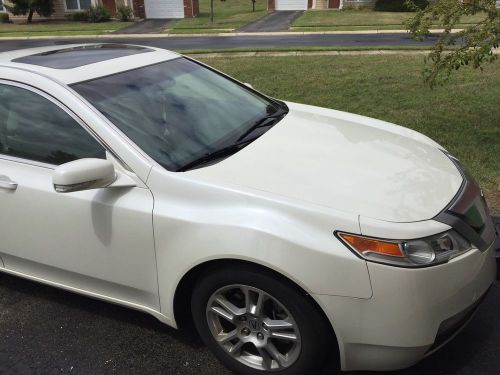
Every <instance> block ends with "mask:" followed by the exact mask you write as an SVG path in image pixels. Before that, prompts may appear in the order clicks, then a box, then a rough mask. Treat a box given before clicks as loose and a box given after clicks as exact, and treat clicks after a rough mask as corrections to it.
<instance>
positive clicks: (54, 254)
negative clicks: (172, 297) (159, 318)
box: [0, 82, 159, 309]
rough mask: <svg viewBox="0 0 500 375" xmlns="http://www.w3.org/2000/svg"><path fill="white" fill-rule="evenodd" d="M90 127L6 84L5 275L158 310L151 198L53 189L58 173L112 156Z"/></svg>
mask: <svg viewBox="0 0 500 375" xmlns="http://www.w3.org/2000/svg"><path fill="white" fill-rule="evenodd" d="M82 125H83V124H81V123H80V122H79V121H77V120H76V119H75V117H73V115H70V114H69V112H67V111H66V110H65V109H63V108H62V107H61V105H60V104H59V103H56V102H55V101H54V100H53V99H51V98H50V97H48V96H47V95H45V94H42V93H40V92H38V91H33V89H29V88H28V87H25V86H22V85H12V84H6V83H5V82H4V83H0V238H1V241H0V257H1V258H2V260H3V263H4V267H5V268H6V269H8V270H10V271H13V272H16V273H19V274H22V275H27V276H30V277H34V278H39V279H42V280H43V281H47V282H51V283H55V284H57V285H60V286H65V287H69V288H76V289H79V290H83V291H85V292H90V293H93V294H95V295H97V296H106V297H113V298H116V299H118V300H123V301H127V302H131V303H134V304H139V305H143V306H147V307H150V308H153V309H159V303H158V284H157V275H156V261H155V253H154V244H153V230H152V209H153V198H152V195H151V192H150V191H149V190H148V189H146V188H139V187H136V188H108V189H96V190H88V191H81V192H75V193H65V194H63V193H56V192H55V191H54V188H53V185H52V174H53V170H54V168H55V167H56V166H57V165H59V164H62V163H65V162H68V161H71V160H76V159H80V158H105V157H106V150H105V149H104V147H103V146H102V145H101V143H100V142H98V141H97V140H96V139H95V138H94V137H93V136H91V135H90V134H89V132H88V131H87V130H86V129H85V128H84V127H83V126H82ZM0 265H1V263H0Z"/></svg>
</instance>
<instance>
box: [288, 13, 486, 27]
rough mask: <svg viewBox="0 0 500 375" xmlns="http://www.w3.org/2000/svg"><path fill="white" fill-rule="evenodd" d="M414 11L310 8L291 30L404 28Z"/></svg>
mask: <svg viewBox="0 0 500 375" xmlns="http://www.w3.org/2000/svg"><path fill="white" fill-rule="evenodd" d="M413 14H414V13H408V12H375V11H370V10H364V11H361V10H343V11H334V10H310V11H307V12H305V13H304V14H303V15H302V16H301V17H299V18H298V19H297V20H296V21H295V22H294V23H293V24H292V27H291V29H290V30H291V31H326V30H363V29H404V26H403V23H404V21H405V20H406V19H408V18H409V17H411V16H412V15H413ZM483 18H484V16H483V15H481V14H477V15H475V16H470V17H467V18H464V19H463V20H462V24H470V23H476V22H478V21H480V20H481V19H483Z"/></svg>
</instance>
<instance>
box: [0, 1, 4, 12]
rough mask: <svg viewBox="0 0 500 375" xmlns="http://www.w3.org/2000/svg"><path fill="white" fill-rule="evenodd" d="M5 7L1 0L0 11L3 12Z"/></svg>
mask: <svg viewBox="0 0 500 375" xmlns="http://www.w3.org/2000/svg"><path fill="white" fill-rule="evenodd" d="M4 10H5V9H4V7H3V1H2V0H0V12H3V11H4Z"/></svg>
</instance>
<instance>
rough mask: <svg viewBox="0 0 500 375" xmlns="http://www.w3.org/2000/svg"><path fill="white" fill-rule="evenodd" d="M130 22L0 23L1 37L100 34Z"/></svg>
mask: <svg viewBox="0 0 500 375" xmlns="http://www.w3.org/2000/svg"><path fill="white" fill-rule="evenodd" d="M130 24H131V23H130V22H118V21H109V22H100V23H90V22H74V21H66V22H65V21H48V22H34V23H32V24H26V23H23V24H15V23H0V37H7V36H9V37H10V36H46V35H99V34H107V33H109V32H111V31H114V30H118V29H121V28H123V27H125V26H128V25H130Z"/></svg>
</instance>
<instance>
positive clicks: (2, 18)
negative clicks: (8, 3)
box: [0, 13, 10, 23]
mask: <svg viewBox="0 0 500 375" xmlns="http://www.w3.org/2000/svg"><path fill="white" fill-rule="evenodd" d="M9 22H10V19H9V13H0V23H9Z"/></svg>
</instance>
